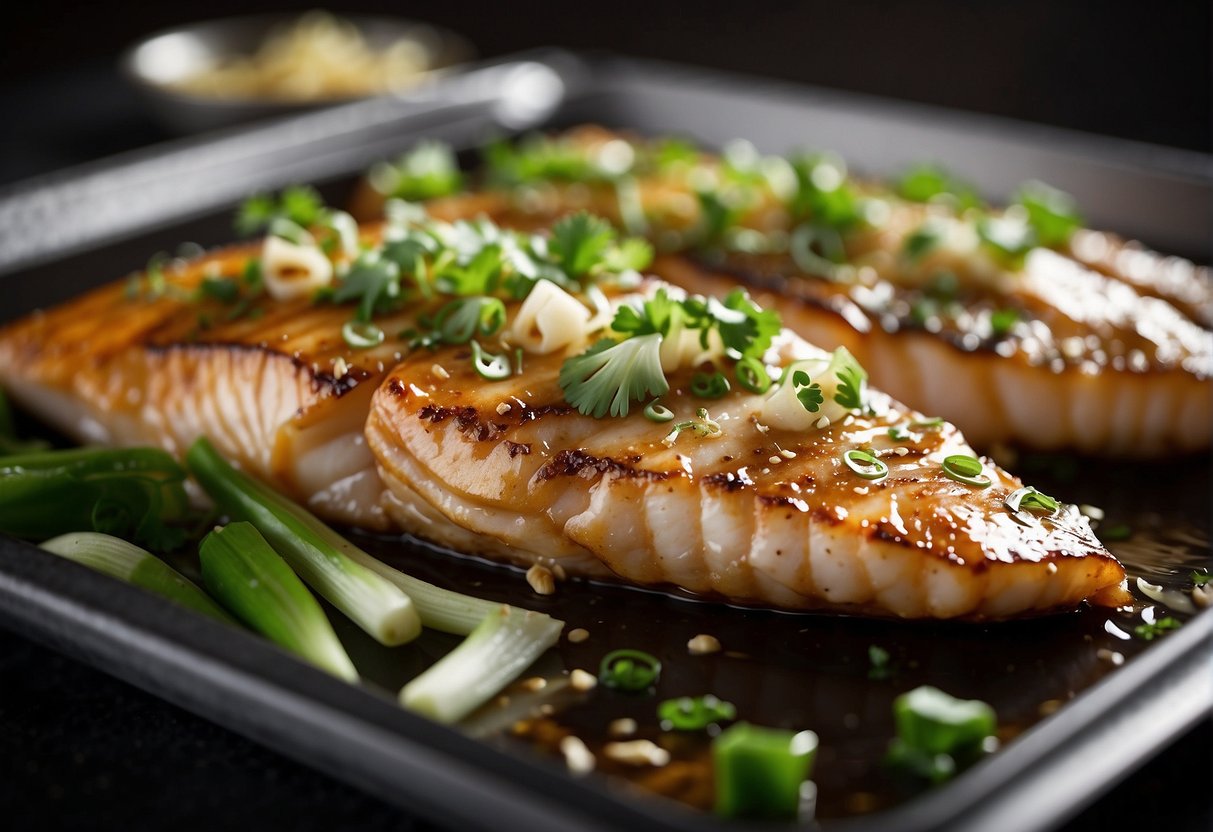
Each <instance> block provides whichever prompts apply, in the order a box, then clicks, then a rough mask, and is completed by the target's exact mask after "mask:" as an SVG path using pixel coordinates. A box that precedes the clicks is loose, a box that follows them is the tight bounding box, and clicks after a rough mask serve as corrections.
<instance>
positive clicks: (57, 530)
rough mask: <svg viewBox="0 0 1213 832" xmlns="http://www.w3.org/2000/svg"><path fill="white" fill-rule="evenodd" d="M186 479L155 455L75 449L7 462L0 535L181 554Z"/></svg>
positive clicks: (0, 467) (1, 472)
mask: <svg viewBox="0 0 1213 832" xmlns="http://www.w3.org/2000/svg"><path fill="white" fill-rule="evenodd" d="M184 480H185V472H184V471H183V470H182V468H181V466H180V465H178V464H177V461H176V460H174V459H173V458H172V457H171V456H169V455H168V454H167V453H165V452H164V451H161V450H159V449H155V448H73V449H71V450H63V451H39V452H34V453H24V454H17V455H12V456H5V457H0V532H4V533H6V534H11V535H13V536H15V537H21V538H25V539H28V540H44V539H46V538H48V537H53V536H54V535H57V534H63V533H65V532H73V531H82V530H83V531H96V532H105V533H107V534H113V535H116V536H119V537H124V538H125V537H129V538H132V539H133V540H135V541H136V542H137V543H141V544H145V545H147V546H150V547H152V548H156V549H161V548H164V549H169V548H175V546H177V545H180V543H181V540H182V538H183V534H182V533H181V531H180V530H179V529H176V528H171V527H169V526H167V525H166V522H172V521H175V520H179V519H181V518H183V517H184V516H185V515H186V512H187V510H188V507H189V501H188V498H187V497H186V494H185V489H184V487H183V485H182V483H183V482H184Z"/></svg>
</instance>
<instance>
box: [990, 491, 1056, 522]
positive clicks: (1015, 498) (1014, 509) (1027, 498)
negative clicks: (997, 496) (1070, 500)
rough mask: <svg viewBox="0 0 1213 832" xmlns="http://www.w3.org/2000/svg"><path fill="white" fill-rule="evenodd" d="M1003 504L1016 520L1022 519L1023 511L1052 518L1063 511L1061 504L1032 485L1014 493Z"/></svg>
mask: <svg viewBox="0 0 1213 832" xmlns="http://www.w3.org/2000/svg"><path fill="white" fill-rule="evenodd" d="M1002 504H1003V506H1004V507H1005V508H1006V510H1007V511H1009V512H1010V513H1011V516H1012V517H1015V518H1016V519H1020V517H1019V513H1020V512H1021V511H1024V512H1032V513H1033V514H1044V515H1048V516H1050V517H1052V516H1054V515H1056V514H1057V512H1058V511H1059V510H1060V509H1061V503H1059V502H1058V501H1057V500H1055V499H1053V498H1052V497H1050V496H1049V495H1048V494H1045V493H1044V492H1042V491H1037V490H1036V489H1035V488H1033V487H1032V486H1030V485H1029V486H1025V487H1024V488H1020V489H1017V490H1015V491H1012V492H1011V493H1010V494H1008V495H1007V496H1006V498H1005V499H1004V500H1003V501H1002Z"/></svg>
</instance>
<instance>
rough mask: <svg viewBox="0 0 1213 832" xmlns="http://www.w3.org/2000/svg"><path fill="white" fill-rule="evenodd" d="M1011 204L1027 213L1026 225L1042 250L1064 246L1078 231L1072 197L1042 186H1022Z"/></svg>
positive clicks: (1078, 216)
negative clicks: (1042, 247) (1044, 247)
mask: <svg viewBox="0 0 1213 832" xmlns="http://www.w3.org/2000/svg"><path fill="white" fill-rule="evenodd" d="M1015 201H1016V202H1017V203H1019V204H1020V205H1022V206H1023V207H1024V209H1025V210H1026V211H1027V212H1028V225H1029V226H1031V228H1032V230H1033V231H1034V232H1035V233H1036V238H1037V239H1038V240H1039V241H1040V244H1041V245H1043V246H1051V247H1056V246H1061V245H1065V244H1066V243H1068V242H1069V241H1070V237H1071V236H1073V234H1074V232H1075V231H1076V230H1077V229H1079V228H1081V227H1082V224H1083V220H1082V216H1081V215H1080V214H1079V213H1078V203H1077V202H1075V201H1074V197H1072V196H1070V195H1069V194H1067V193H1066V192H1065V191H1059V190H1058V189H1057V188H1054V187H1052V186H1051V185H1046V184H1045V183H1044V182H1038V181H1031V182H1025V183H1024V184H1023V185H1021V186H1020V188H1019V191H1018V193H1017V194H1016V195H1015Z"/></svg>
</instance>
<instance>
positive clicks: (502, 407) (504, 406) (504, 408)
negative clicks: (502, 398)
mask: <svg viewBox="0 0 1213 832" xmlns="http://www.w3.org/2000/svg"><path fill="white" fill-rule="evenodd" d="M512 409H513V408H512V406H511V405H510V403H509V402H501V404H499V405H497V415H498V416H504V415H505V414H507V413H509V412H510V411H511V410H512Z"/></svg>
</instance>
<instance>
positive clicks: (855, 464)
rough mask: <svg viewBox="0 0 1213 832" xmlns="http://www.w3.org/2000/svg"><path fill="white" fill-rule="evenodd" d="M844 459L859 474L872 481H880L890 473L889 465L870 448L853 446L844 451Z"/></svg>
mask: <svg viewBox="0 0 1213 832" xmlns="http://www.w3.org/2000/svg"><path fill="white" fill-rule="evenodd" d="M842 461H843V462H845V463H846V465H847V467H848V468H850V469H851V470H852V471H853V472H855V474H856V475H857V476H860V477H863V478H864V479H865V480H871V481H872V482H880V481H881V480H883V479H884V478H885V477H887V476H888V475H889V466H888V465H886V464H885V463H884V462H883V461H881V459H880V458H879V457H877V456H876V455H875V454H874V453H873V452H872V451H871V450H870V449H868V450H861V449H859V448H852V449H851V450H849V451H844V452H843V454H842Z"/></svg>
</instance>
